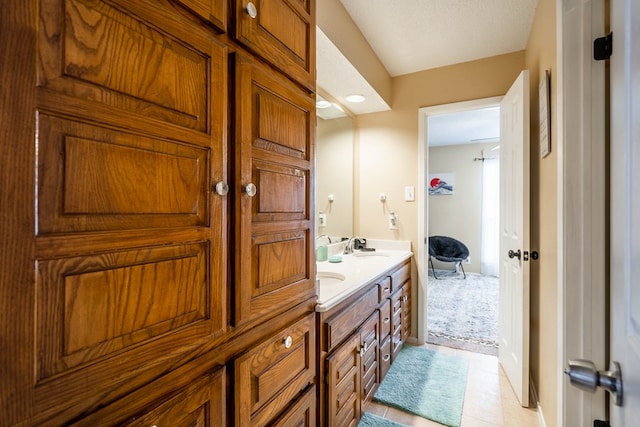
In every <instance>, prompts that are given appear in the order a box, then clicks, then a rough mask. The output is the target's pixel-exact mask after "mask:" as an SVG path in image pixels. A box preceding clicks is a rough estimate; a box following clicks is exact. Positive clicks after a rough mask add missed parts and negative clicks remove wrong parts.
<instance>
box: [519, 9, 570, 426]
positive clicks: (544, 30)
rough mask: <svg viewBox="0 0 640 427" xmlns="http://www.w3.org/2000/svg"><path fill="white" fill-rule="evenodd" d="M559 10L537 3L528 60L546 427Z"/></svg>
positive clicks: (535, 280)
mask: <svg viewBox="0 0 640 427" xmlns="http://www.w3.org/2000/svg"><path fill="white" fill-rule="evenodd" d="M555 8H556V5H555V1H553V0H538V7H537V9H536V15H535V18H534V22H533V27H532V29H531V33H530V35H529V42H528V44H527V49H526V55H525V61H526V66H527V69H528V70H529V72H530V83H531V248H532V249H536V250H538V252H539V253H540V259H539V261H536V262H532V263H531V353H530V354H531V374H532V378H533V383H534V384H535V387H536V391H537V393H538V399H539V401H540V407H541V409H542V413H543V415H544V418H545V421H546V425H547V426H549V427H552V426H555V425H557V424H556V423H557V413H558V407H557V406H558V405H557V403H558V386H557V384H558V375H561V373H560V372H559V369H558V363H559V361H558V357H557V355H558V345H557V340H558V329H559V326H560V325H559V324H558V317H557V313H558V298H557V295H558V291H557V285H558V284H557V270H558V265H557V259H558V250H557V248H558V229H557V219H556V218H557V209H558V203H557V196H558V194H557V185H558V176H557V168H558V152H557V149H556V147H554V141H556V140H557V138H556V135H557V132H556V130H557V128H558V126H557V119H558V114H557V110H558V109H557V91H556V86H557V85H556V81H557V75H558V70H557V62H556V13H555V12H556V9H555ZM544 70H549V71H550V74H551V84H550V87H551V97H550V101H551V153H550V154H549V156H547V157H545V158H544V159H541V158H540V145H539V128H538V123H539V114H538V108H539V105H538V104H539V103H538V84H539V82H540V79H541V78H542V76H543V75H544Z"/></svg>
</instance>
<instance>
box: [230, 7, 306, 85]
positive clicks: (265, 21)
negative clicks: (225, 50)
mask: <svg viewBox="0 0 640 427" xmlns="http://www.w3.org/2000/svg"><path fill="white" fill-rule="evenodd" d="M249 4H251V6H249ZM235 19H236V26H235V37H236V38H237V40H238V41H239V42H240V43H242V44H244V45H245V46H247V47H248V48H249V49H251V50H252V51H253V52H254V53H256V54H257V55H259V56H261V57H262V58H264V59H265V60H266V61H268V62H270V63H271V64H273V65H274V66H276V67H277V68H279V69H280V70H282V71H284V72H285V73H286V74H287V75H289V76H290V77H291V78H293V79H294V80H296V81H297V82H299V83H300V84H302V85H304V86H305V87H306V88H307V89H309V90H311V91H315V80H316V64H315V49H316V40H315V26H316V2H315V0H296V1H288V0H252V1H248V0H238V1H236V10H235Z"/></svg>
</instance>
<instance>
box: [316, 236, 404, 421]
mask: <svg viewBox="0 0 640 427" xmlns="http://www.w3.org/2000/svg"><path fill="white" fill-rule="evenodd" d="M411 257H412V253H411V252H410V251H409V250H408V248H407V249H406V250H405V249H402V248H397V249H395V248H394V250H376V251H373V252H361V251H357V250H356V251H354V253H353V254H349V255H343V256H342V260H341V262H333V263H331V262H319V263H318V267H317V269H318V280H319V282H320V283H319V285H318V293H319V298H318V304H317V306H316V320H317V323H316V330H317V341H318V344H317V349H318V350H317V351H318V355H317V360H318V383H319V395H320V402H319V405H320V406H319V408H321V409H320V410H319V417H320V420H319V425H330V426H347V425H352V423H354V422H355V423H357V421H358V420H359V419H360V417H361V415H362V412H363V410H364V408H365V407H366V405H367V404H368V402H370V401H371V399H372V398H373V395H374V393H375V391H376V390H377V388H378V385H379V384H380V382H381V381H382V379H383V378H384V375H385V374H386V373H387V371H388V369H389V367H390V366H391V364H392V363H393V361H394V359H395V357H396V355H397V354H398V352H399V351H400V349H401V348H402V345H403V344H404V343H405V342H406V340H407V338H408V337H409V333H410V331H411V301H410V295H411Z"/></svg>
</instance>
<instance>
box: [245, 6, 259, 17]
mask: <svg viewBox="0 0 640 427" xmlns="http://www.w3.org/2000/svg"><path fill="white" fill-rule="evenodd" d="M246 9H247V14H249V16H250V17H251V18H252V19H256V16H258V9H257V8H256V5H255V4H253V2H249V3H247V7H246Z"/></svg>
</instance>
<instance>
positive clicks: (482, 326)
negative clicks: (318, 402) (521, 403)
mask: <svg viewBox="0 0 640 427" xmlns="http://www.w3.org/2000/svg"><path fill="white" fill-rule="evenodd" d="M500 100H501V97H496V98H489V99H481V100H474V101H468V102H462V103H456V104H447V105H441V106H435V107H428V108H422V109H420V141H421V144H420V145H421V147H420V148H421V153H420V165H421V167H420V175H421V176H420V187H422V188H419V190H420V191H421V193H420V194H423V195H424V202H423V203H422V204H421V206H420V209H419V210H420V211H421V212H419V217H420V218H421V225H422V227H419V234H420V239H421V240H422V241H424V243H425V244H424V247H423V248H419V250H418V258H419V260H420V261H421V262H419V264H422V265H423V266H424V268H423V269H422V270H423V271H420V273H421V274H420V277H421V280H420V287H419V291H418V292H419V301H418V307H417V309H418V313H419V314H418V322H419V324H420V325H421V326H422V327H421V328H418V329H419V330H418V339H419V340H420V341H421V342H427V343H432V344H437V345H444V346H448V347H453V348H459V349H463V350H468V351H473V352H479V353H485V354H490V355H495V356H497V355H498V341H499V289H500V282H499V277H498V276H499V271H500V267H499V241H500V239H499V210H500V207H499V194H500V180H499V164H500V161H499V153H500V152H499V149H500ZM432 236H445V237H451V238H454V239H456V240H457V241H459V242H462V243H463V244H464V245H465V246H466V247H467V248H468V249H469V257H468V258H467V259H465V260H464V261H462V264H457V263H455V262H454V263H452V262H440V261H438V260H436V259H435V258H433V257H430V254H429V237H432ZM432 242H433V240H432ZM420 249H422V250H420ZM463 269H464V272H463ZM434 272H435V276H436V277H437V278H436V277H434V274H433V273H434ZM465 275H466V278H465ZM421 293H422V295H420V294H421Z"/></svg>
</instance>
